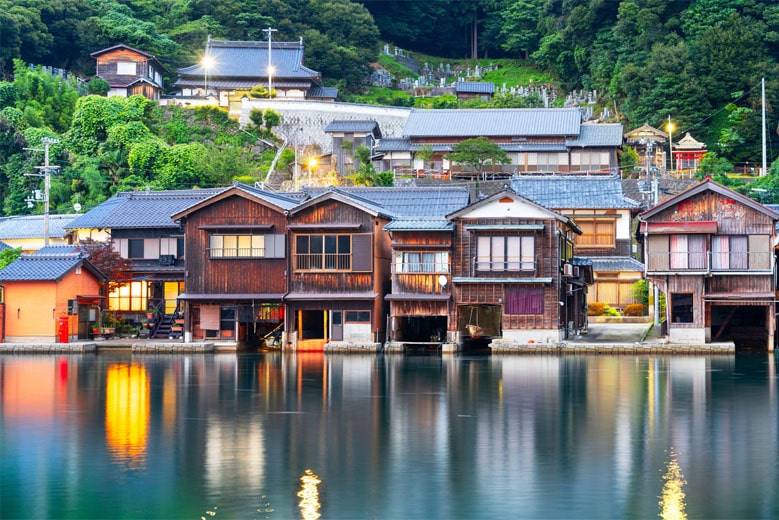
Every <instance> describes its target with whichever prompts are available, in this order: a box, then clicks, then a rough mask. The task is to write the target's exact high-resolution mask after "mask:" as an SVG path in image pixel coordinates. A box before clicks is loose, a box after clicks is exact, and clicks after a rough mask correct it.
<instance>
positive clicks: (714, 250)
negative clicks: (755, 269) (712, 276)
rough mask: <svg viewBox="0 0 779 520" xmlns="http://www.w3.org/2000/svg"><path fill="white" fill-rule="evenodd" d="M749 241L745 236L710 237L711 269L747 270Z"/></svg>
mask: <svg viewBox="0 0 779 520" xmlns="http://www.w3.org/2000/svg"><path fill="white" fill-rule="evenodd" d="M748 249H749V239H748V238H747V236H746V235H732V236H716V235H715V236H713V237H711V268H712V269H744V270H746V269H748V268H749V253H748Z"/></svg>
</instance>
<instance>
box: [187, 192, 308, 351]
mask: <svg viewBox="0 0 779 520" xmlns="http://www.w3.org/2000/svg"><path fill="white" fill-rule="evenodd" d="M258 193H259V191H257V193H255V192H253V191H252V190H249V189H248V188H239V187H233V188H231V189H228V190H227V191H225V192H223V193H221V194H219V195H216V196H214V197H212V198H210V199H207V200H206V201H204V202H202V203H201V204H198V205H196V206H194V207H192V208H189V209H187V210H185V211H183V212H181V213H179V214H177V215H175V216H174V218H175V219H177V220H180V221H181V222H182V223H183V225H184V227H185V229H186V253H187V286H186V287H187V290H186V293H185V294H184V295H182V296H181V299H182V301H184V302H185V303H186V307H185V308H186V311H187V312H186V313H185V314H186V323H185V330H186V331H187V332H190V333H191V334H192V337H193V338H194V339H204V338H214V339H237V340H238V341H239V342H240V343H243V344H246V345H247V346H259V345H261V344H262V343H263V341H264V339H265V336H267V335H268V334H270V333H272V332H274V331H275V330H276V329H277V328H280V326H281V325H282V323H283V320H284V314H285V312H284V311H285V310H284V307H283V303H282V300H283V297H284V294H285V293H286V291H287V276H286V273H287V269H288V252H287V251H288V249H287V242H286V241H287V219H286V215H285V210H287V209H289V208H290V207H292V206H293V205H294V204H295V203H296V201H292V200H290V199H286V198H284V197H277V200H275V201H274V200H269V199H267V198H263V197H262V196H259V195H258ZM234 237H235V238H234ZM239 237H240V238H239ZM233 244H235V245H233ZM217 308H218V313H219V319H218V327H215V313H216V312H217Z"/></svg>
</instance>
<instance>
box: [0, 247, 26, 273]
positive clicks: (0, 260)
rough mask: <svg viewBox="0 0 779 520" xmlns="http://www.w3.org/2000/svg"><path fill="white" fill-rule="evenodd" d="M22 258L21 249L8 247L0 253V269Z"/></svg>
mask: <svg viewBox="0 0 779 520" xmlns="http://www.w3.org/2000/svg"><path fill="white" fill-rule="evenodd" d="M20 256H22V248H21V247H9V248H6V249H3V250H2V251H0V269H3V268H4V267H5V266H7V265H8V264H10V263H11V262H13V261H15V260H16V259H17V258H19V257H20Z"/></svg>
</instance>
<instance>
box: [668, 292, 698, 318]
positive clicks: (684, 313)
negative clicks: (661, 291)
mask: <svg viewBox="0 0 779 520" xmlns="http://www.w3.org/2000/svg"><path fill="white" fill-rule="evenodd" d="M671 317H672V319H673V322H674V323H692V322H693V318H694V315H693V305H692V293H671Z"/></svg>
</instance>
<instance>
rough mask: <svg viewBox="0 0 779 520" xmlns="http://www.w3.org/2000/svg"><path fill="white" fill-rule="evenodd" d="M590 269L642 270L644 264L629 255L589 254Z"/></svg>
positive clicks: (603, 270) (597, 270) (599, 270)
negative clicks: (590, 260)
mask: <svg viewBox="0 0 779 520" xmlns="http://www.w3.org/2000/svg"><path fill="white" fill-rule="evenodd" d="M590 258H591V259H592V270H593V271H596V272H601V273H602V272H607V273H608V272H612V273H613V272H621V271H640V272H642V273H643V272H644V264H642V263H641V262H639V261H638V260H636V259H635V258H631V257H629V256H591V257H590Z"/></svg>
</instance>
